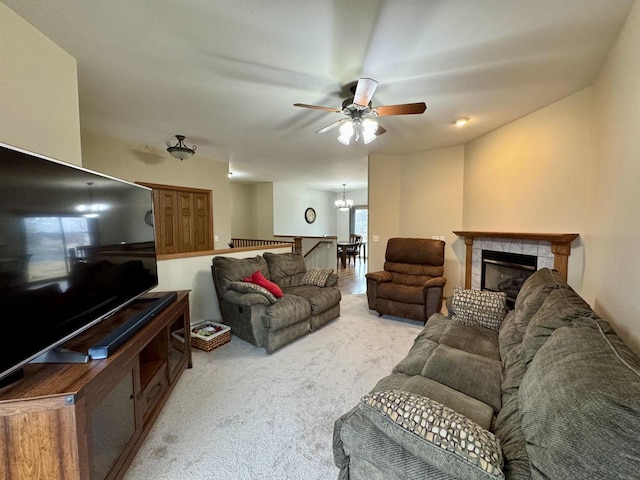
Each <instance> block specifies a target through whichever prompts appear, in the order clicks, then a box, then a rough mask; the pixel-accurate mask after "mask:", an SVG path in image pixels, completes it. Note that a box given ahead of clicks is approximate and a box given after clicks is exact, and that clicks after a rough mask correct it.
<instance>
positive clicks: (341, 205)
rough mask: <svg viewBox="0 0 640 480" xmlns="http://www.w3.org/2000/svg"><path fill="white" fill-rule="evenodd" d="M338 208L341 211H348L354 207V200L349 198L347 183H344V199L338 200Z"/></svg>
mask: <svg viewBox="0 0 640 480" xmlns="http://www.w3.org/2000/svg"><path fill="white" fill-rule="evenodd" d="M335 203H336V208H337V209H338V210H340V211H341V212H346V211H348V210H349V209H350V208H351V207H353V200H347V184H346V183H343V184H342V200H336V202H335Z"/></svg>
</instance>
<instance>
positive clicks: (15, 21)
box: [0, 3, 82, 165]
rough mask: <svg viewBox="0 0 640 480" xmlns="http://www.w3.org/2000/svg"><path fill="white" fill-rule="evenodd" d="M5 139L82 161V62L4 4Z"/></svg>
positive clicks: (0, 133) (0, 112)
mask: <svg viewBox="0 0 640 480" xmlns="http://www.w3.org/2000/svg"><path fill="white" fill-rule="evenodd" d="M0 65H2V66H1V67H0V68H1V69H2V74H1V77H0V142H3V143H7V144H10V145H15V146H17V147H21V148H24V149H26V150H30V151H32V152H36V153H40V154H41V155H46V156H49V157H53V158H55V159H58V160H62V161H64V162H69V163H74V164H76V165H81V164H82V155H81V149H80V114H79V107H78V79H77V70H76V60H75V59H74V58H73V57H72V56H71V55H69V54H68V53H66V52H65V51H64V50H62V49H61V48H60V47H58V46H57V45H56V44H54V43H53V42H52V41H51V40H49V39H48V38H47V37H45V36H44V35H43V34H42V33H40V32H39V31H38V30H36V29H35V28H33V27H32V26H31V25H30V24H28V23H27V22H25V21H24V20H23V19H22V18H21V17H19V16H18V15H16V14H15V13H14V12H13V10H11V9H9V8H8V7H7V6H6V5H4V4H3V3H0Z"/></svg>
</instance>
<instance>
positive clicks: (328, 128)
mask: <svg viewBox="0 0 640 480" xmlns="http://www.w3.org/2000/svg"><path fill="white" fill-rule="evenodd" d="M348 121H349V119H348V118H341V119H340V120H338V121H337V122H333V123H332V124H330V125H327V126H326V127H323V128H321V129H320V130H318V131H316V133H325V132H328V131H329V130H332V129H334V128H336V127H337V126H338V125H342V124H343V123H344V122H348Z"/></svg>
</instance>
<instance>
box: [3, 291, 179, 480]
mask: <svg viewBox="0 0 640 480" xmlns="http://www.w3.org/2000/svg"><path fill="white" fill-rule="evenodd" d="M147 296H154V294H149V295H147ZM155 296H159V295H158V294H155ZM144 306H145V305H144V302H141V303H134V304H132V305H131V306H129V307H127V308H126V309H124V310H122V311H120V312H118V313H117V314H116V315H114V316H113V317H111V318H109V319H107V320H105V321H103V322H100V323H98V324H97V325H95V326H94V327H92V328H90V329H88V330H87V331H86V332H83V333H82V334H80V335H79V336H77V337H76V338H74V339H72V340H71V341H69V342H68V343H67V344H65V345H64V347H65V348H68V349H70V350H76V351H81V352H82V351H84V352H86V351H87V349H88V348H89V347H90V346H91V345H94V344H96V343H97V342H98V341H99V340H100V339H102V338H103V337H105V336H106V335H107V334H108V333H110V332H111V331H113V330H115V329H116V328H117V327H118V326H120V325H122V324H123V323H125V322H126V321H127V319H128V318H130V317H131V316H132V315H134V314H135V313H137V312H139V311H140V309H141V308H144ZM189 326H190V322H189V292H188V291H182V292H178V298H177V299H176V300H175V301H174V302H173V303H171V304H169V305H168V306H167V307H166V308H165V309H164V310H163V311H162V312H161V313H159V314H158V315H157V316H156V317H155V318H154V319H152V320H151V321H150V322H149V323H148V324H147V325H145V326H144V327H143V328H142V329H141V330H140V331H139V332H137V333H136V334H135V335H134V336H133V337H131V338H130V339H129V340H127V341H126V342H125V343H124V344H123V345H122V346H121V347H120V348H118V349H117V350H116V351H115V352H114V353H112V354H111V355H110V356H109V357H107V358H106V359H104V360H92V361H90V362H89V363H85V364H39V365H32V364H29V365H27V366H26V367H25V376H24V378H23V379H22V380H20V381H18V382H16V383H14V384H12V385H9V386H7V387H4V388H2V389H0V478H2V479H4V480H16V479H24V480H27V479H28V480H34V479H57V480H87V479H90V480H103V479H108V480H113V479H119V478H122V477H123V476H124V474H125V472H126V470H127V468H128V466H129V465H130V464H131V461H132V460H133V458H134V456H135V454H136V452H137V451H138V449H139V448H140V445H141V444H142V441H143V440H144V438H145V437H146V435H147V434H148V433H149V430H150V428H151V426H152V425H153V423H154V421H155V420H156V418H157V416H158V414H159V413H160V410H161V409H162V407H163V406H164V404H165V402H166V400H167V398H168V397H169V395H170V393H171V391H172V390H173V388H174V386H175V384H176V382H177V381H178V378H179V377H180V375H181V374H182V372H183V371H184V369H185V368H187V367H189V368H190V367H191V343H190V336H189V335H188V332H189ZM180 329H185V330H183V334H182V337H183V338H184V339H186V340H185V341H184V342H183V343H180V342H177V341H174V339H173V338H172V333H173V332H175V331H177V330H180ZM185 332H187V334H186V335H184V333H185Z"/></svg>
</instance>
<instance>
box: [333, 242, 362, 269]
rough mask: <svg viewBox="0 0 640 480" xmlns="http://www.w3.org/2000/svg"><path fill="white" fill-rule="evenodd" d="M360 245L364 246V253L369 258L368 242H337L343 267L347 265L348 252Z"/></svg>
mask: <svg viewBox="0 0 640 480" xmlns="http://www.w3.org/2000/svg"><path fill="white" fill-rule="evenodd" d="M358 245H360V246H361V247H362V249H363V250H362V255H363V256H364V258H367V243H366V242H360V243H358V242H337V246H338V255H339V256H340V263H341V265H342V268H346V267H347V252H348V251H349V249H351V248H355V247H357V246H358Z"/></svg>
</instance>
